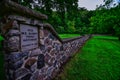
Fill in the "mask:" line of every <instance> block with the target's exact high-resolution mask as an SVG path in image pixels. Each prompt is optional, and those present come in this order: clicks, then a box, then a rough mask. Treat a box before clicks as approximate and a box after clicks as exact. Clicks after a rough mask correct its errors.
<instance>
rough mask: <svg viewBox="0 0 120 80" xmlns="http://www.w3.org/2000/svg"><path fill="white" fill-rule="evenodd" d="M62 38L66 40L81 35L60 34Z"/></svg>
mask: <svg viewBox="0 0 120 80" xmlns="http://www.w3.org/2000/svg"><path fill="white" fill-rule="evenodd" d="M59 36H60V38H62V39H65V38H74V37H79V36H80V34H59Z"/></svg>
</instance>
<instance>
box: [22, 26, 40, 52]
mask: <svg viewBox="0 0 120 80" xmlns="http://www.w3.org/2000/svg"><path fill="white" fill-rule="evenodd" d="M20 32H21V51H26V50H31V49H34V48H37V47H38V27H35V26H31V25H24V24H21V25H20Z"/></svg>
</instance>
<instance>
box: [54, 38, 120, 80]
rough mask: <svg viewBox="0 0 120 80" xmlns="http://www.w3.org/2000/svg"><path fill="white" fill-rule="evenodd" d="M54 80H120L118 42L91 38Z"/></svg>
mask: <svg viewBox="0 0 120 80" xmlns="http://www.w3.org/2000/svg"><path fill="white" fill-rule="evenodd" d="M55 80H120V41H118V38H117V37H111V36H95V37H93V38H92V39H90V40H89V41H88V42H87V43H86V44H85V45H84V47H83V48H82V50H81V52H79V53H77V54H76V55H75V57H74V58H72V59H71V61H70V62H68V63H67V64H66V65H65V68H64V70H63V72H62V73H61V74H60V75H59V76H58V77H57V78H56V79H55Z"/></svg>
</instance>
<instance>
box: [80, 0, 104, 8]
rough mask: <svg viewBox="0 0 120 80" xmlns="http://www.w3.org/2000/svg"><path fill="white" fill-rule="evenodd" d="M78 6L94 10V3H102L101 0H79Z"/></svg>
mask: <svg viewBox="0 0 120 80" xmlns="http://www.w3.org/2000/svg"><path fill="white" fill-rule="evenodd" d="M78 4H79V7H86V8H87V9H88V10H95V9H96V5H100V4H103V0H79V2H78Z"/></svg>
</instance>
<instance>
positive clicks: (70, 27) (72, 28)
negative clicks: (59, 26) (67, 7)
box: [67, 21, 76, 33]
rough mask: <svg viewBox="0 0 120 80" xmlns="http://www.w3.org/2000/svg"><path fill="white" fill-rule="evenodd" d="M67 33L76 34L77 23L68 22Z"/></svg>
mask: <svg viewBox="0 0 120 80" xmlns="http://www.w3.org/2000/svg"><path fill="white" fill-rule="evenodd" d="M67 26H68V28H67V32H68V33H74V32H75V31H76V30H75V22H74V21H68V22H67Z"/></svg>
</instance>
